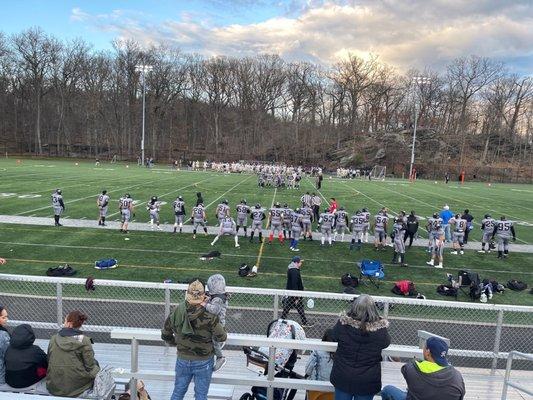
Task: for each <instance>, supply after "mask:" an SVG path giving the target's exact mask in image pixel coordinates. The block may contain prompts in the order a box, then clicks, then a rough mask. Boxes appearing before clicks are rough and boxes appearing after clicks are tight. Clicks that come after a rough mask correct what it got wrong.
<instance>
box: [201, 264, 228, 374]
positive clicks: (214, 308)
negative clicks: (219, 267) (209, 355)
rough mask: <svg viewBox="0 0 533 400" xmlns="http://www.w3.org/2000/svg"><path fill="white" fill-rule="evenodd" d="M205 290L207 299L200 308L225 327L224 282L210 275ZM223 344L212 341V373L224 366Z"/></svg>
mask: <svg viewBox="0 0 533 400" xmlns="http://www.w3.org/2000/svg"><path fill="white" fill-rule="evenodd" d="M207 290H208V295H209V297H208V298H206V299H205V300H204V302H203V303H202V307H205V309H206V310H207V312H210V313H211V314H213V315H216V316H217V317H218V319H219V321H220V323H221V324H222V326H226V310H227V308H228V295H227V294H226V280H225V279H224V277H223V276H222V275H220V274H215V275H211V276H210V277H209V279H207ZM222 347H224V346H223V343H221V342H217V341H216V340H214V341H213V348H214V351H215V366H214V367H213V372H214V371H218V370H219V369H220V368H222V367H223V366H224V365H226V357H224V355H223V354H222Z"/></svg>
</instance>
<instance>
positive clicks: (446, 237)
mask: <svg viewBox="0 0 533 400" xmlns="http://www.w3.org/2000/svg"><path fill="white" fill-rule="evenodd" d="M442 228H443V229H444V240H446V241H447V242H449V241H451V240H452V234H451V229H450V224H442Z"/></svg>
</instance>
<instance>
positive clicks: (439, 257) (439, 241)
mask: <svg viewBox="0 0 533 400" xmlns="http://www.w3.org/2000/svg"><path fill="white" fill-rule="evenodd" d="M427 230H428V232H429V248H430V249H431V260H429V261H428V262H426V264H427V265H431V266H432V267H435V268H442V264H443V262H444V257H443V254H444V228H443V227H442V218H440V217H439V213H434V214H433V216H432V217H431V218H429V219H428V224H427ZM435 262H438V263H437V264H436V265H435Z"/></svg>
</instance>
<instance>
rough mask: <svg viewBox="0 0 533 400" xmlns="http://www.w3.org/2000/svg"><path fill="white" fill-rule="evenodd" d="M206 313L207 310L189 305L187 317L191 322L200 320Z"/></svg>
mask: <svg viewBox="0 0 533 400" xmlns="http://www.w3.org/2000/svg"><path fill="white" fill-rule="evenodd" d="M204 312H205V308H203V307H200V306H195V305H192V304H189V303H187V317H188V318H189V321H194V320H196V319H198V318H199V317H200V316H201V315H202V314H203V313H204Z"/></svg>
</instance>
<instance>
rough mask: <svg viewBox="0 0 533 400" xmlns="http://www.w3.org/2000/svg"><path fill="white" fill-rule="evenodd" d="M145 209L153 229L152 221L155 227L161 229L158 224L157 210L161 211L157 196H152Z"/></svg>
mask: <svg viewBox="0 0 533 400" xmlns="http://www.w3.org/2000/svg"><path fill="white" fill-rule="evenodd" d="M146 210H147V211H148V212H149V214H150V226H151V228H152V230H154V223H155V224H156V226H157V229H159V230H161V227H160V226H159V211H161V202H160V201H159V200H157V196H152V198H151V199H150V201H149V202H148V204H146Z"/></svg>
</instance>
